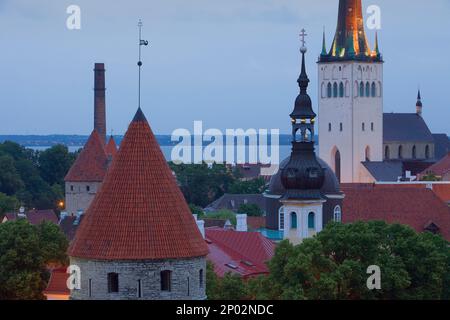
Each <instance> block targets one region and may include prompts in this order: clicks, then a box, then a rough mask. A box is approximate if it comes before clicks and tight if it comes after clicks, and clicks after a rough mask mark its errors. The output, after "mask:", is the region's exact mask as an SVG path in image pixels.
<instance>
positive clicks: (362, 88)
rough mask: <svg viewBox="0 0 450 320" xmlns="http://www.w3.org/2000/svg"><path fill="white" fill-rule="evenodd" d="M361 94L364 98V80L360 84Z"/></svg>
mask: <svg viewBox="0 0 450 320" xmlns="http://www.w3.org/2000/svg"><path fill="white" fill-rule="evenodd" d="M359 96H360V97H361V98H362V97H364V83H363V82H361V83H360V84H359Z"/></svg>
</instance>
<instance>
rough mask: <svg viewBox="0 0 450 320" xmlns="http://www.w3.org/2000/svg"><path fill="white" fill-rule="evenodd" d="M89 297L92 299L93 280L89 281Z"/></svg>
mask: <svg viewBox="0 0 450 320" xmlns="http://www.w3.org/2000/svg"><path fill="white" fill-rule="evenodd" d="M88 296H89V298H91V297H92V279H89V281H88Z"/></svg>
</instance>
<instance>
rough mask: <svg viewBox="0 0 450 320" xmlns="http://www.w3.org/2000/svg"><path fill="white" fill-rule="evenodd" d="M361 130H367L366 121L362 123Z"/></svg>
mask: <svg viewBox="0 0 450 320" xmlns="http://www.w3.org/2000/svg"><path fill="white" fill-rule="evenodd" d="M361 130H362V131H366V124H365V123H364V122H363V123H362V124H361Z"/></svg>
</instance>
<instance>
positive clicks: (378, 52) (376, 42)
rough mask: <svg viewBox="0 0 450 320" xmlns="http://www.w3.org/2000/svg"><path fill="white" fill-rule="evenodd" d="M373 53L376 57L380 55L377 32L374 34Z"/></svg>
mask: <svg viewBox="0 0 450 320" xmlns="http://www.w3.org/2000/svg"><path fill="white" fill-rule="evenodd" d="M374 50H375V53H376V54H377V56H379V55H380V48H379V46H378V31H377V32H375V49H374Z"/></svg>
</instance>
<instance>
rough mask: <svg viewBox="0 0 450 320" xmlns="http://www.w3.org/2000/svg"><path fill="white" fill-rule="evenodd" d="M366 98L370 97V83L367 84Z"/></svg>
mask: <svg viewBox="0 0 450 320" xmlns="http://www.w3.org/2000/svg"><path fill="white" fill-rule="evenodd" d="M366 97H370V83H369V82H366Z"/></svg>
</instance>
